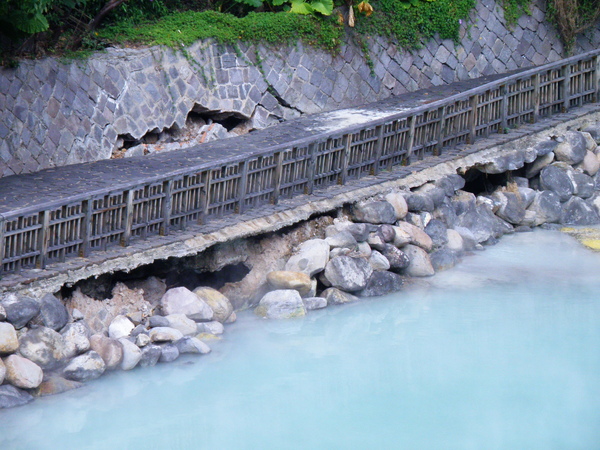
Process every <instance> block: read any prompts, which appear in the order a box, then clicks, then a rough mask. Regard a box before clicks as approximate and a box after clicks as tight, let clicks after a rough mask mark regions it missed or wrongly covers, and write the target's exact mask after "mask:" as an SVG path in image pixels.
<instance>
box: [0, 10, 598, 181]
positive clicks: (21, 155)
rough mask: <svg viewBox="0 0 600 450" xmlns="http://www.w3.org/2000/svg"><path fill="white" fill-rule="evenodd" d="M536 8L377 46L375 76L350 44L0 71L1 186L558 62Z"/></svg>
mask: <svg viewBox="0 0 600 450" xmlns="http://www.w3.org/2000/svg"><path fill="white" fill-rule="evenodd" d="M541 3H542V2H540V5H539V6H534V7H533V8H532V14H531V15H530V16H523V17H521V18H520V19H519V23H518V24H517V25H516V26H515V27H514V29H512V30H509V29H508V28H507V27H506V26H505V25H504V21H503V12H502V8H501V6H500V4H499V3H496V2H494V1H493V0H482V1H480V2H479V3H478V5H477V8H476V10H475V11H474V12H473V17H472V20H471V21H470V23H465V24H463V28H462V33H461V34H462V36H463V38H462V40H461V42H460V44H459V45H456V46H455V45H454V43H453V42H451V41H440V40H432V41H430V42H428V43H427V44H426V45H425V46H424V47H423V48H422V49H420V50H419V51H416V52H414V53H410V52H407V51H404V50H402V49H399V48H397V47H396V46H395V45H394V44H390V43H389V42H387V41H385V40H384V39H374V40H373V41H372V42H371V43H370V52H371V59H372V61H373V72H371V70H370V69H369V66H368V65H367V62H366V60H365V57H364V54H363V53H362V51H361V50H360V49H359V48H358V47H357V46H356V45H355V44H353V43H352V41H351V39H350V38H348V39H347V41H346V43H345V44H344V45H343V46H342V48H341V51H340V53H339V54H338V55H336V56H332V55H330V54H328V53H326V52H323V51H319V50H315V49H312V48H309V47H305V46H303V45H302V44H300V43H299V44H298V45H297V46H295V47H291V48H280V49H268V48H266V47H263V46H252V45H246V44H243V43H241V44H240V45H239V46H238V48H232V47H225V46H221V45H217V44H215V43H212V42H198V43H196V44H194V45H192V46H191V47H189V48H188V49H187V52H186V55H184V54H183V53H182V52H175V51H173V50H170V49H164V48H157V47H154V48H148V49H109V50H107V51H106V52H103V53H98V54H96V55H94V56H93V57H91V58H90V59H88V60H85V61H79V60H74V61H70V62H65V61H61V60H58V59H55V58H47V59H43V60H39V61H24V62H22V63H21V64H20V65H19V67H18V68H16V69H2V70H0V110H1V111H2V114H1V116H0V176H8V175H13V174H20V173H29V172H35V171H38V170H41V169H45V168H49V167H57V166H63V165H67V164H74V163H80V162H87V161H95V160H100V159H107V158H110V157H111V155H112V153H113V151H114V150H116V149H117V148H119V147H120V146H122V145H123V139H126V140H141V139H142V138H143V137H144V136H145V135H146V134H147V133H149V132H153V133H160V132H163V131H165V130H173V129H182V128H184V127H185V126H186V118H187V117H188V114H189V113H190V112H192V111H194V112H197V113H205V114H217V117H221V118H223V117H227V116H234V117H237V118H239V119H245V120H248V121H249V122H248V123H247V124H245V128H246V129H253V128H263V127H265V126H268V125H269V124H272V123H274V122H277V121H279V120H283V119H288V118H291V117H296V116H298V115H299V114H301V113H315V112H318V111H325V110H333V109H337V108H343V107H349V106H356V105H359V104H364V103H369V102H372V101H376V100H380V99H383V98H386V97H389V96H390V95H393V94H400V93H404V92H407V91H413V90H416V89H419V88H426V87H430V86H432V85H441V84H444V83H450V82H453V81H457V80H465V79H469V78H476V77H479V76H481V75H487V74H491V73H495V72H506V71H510V70H514V69H518V68H521V67H527V66H531V65H539V64H543V63H545V62H552V61H556V60H558V59H560V58H561V57H563V56H564V54H563V46H562V44H561V43H560V40H559V38H558V36H557V33H556V32H555V30H554V29H553V28H552V27H551V26H550V25H549V24H548V23H547V22H545V21H544V11H543V9H542V8H543V7H542V6H541ZM598 43H600V31H598V30H595V31H594V32H593V33H591V34H590V35H589V36H582V37H580V38H579V40H578V42H577V48H576V51H577V52H580V51H586V50H590V49H592V48H596V47H597V44H598ZM259 60H260V64H259ZM261 69H262V70H261Z"/></svg>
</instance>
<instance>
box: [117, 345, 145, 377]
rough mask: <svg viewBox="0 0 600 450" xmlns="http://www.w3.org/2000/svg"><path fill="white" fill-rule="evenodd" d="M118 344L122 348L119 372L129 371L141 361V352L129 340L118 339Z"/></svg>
mask: <svg viewBox="0 0 600 450" xmlns="http://www.w3.org/2000/svg"><path fill="white" fill-rule="evenodd" d="M119 342H120V343H121V345H122V346H123V361H121V370H131V369H133V368H134V367H135V366H137V364H138V363H139V362H140V359H142V351H141V350H140V348H139V347H138V346H137V345H135V344H134V343H133V342H131V341H130V340H129V339H126V338H120V339H119Z"/></svg>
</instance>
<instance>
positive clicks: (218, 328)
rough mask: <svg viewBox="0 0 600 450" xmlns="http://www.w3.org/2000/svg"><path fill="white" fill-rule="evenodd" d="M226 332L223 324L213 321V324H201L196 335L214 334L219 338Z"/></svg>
mask: <svg viewBox="0 0 600 450" xmlns="http://www.w3.org/2000/svg"><path fill="white" fill-rule="evenodd" d="M224 332H225V327H223V324H222V323H221V322H218V321H216V320H213V321H212V322H201V323H199V324H198V326H197V327H196V334H202V333H207V334H213V335H215V336H218V335H219V334H223V333H224Z"/></svg>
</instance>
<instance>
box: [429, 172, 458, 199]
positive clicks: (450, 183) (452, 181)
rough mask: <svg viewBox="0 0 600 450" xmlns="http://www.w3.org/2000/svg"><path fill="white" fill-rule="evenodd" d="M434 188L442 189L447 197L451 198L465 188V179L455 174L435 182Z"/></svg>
mask: <svg viewBox="0 0 600 450" xmlns="http://www.w3.org/2000/svg"><path fill="white" fill-rule="evenodd" d="M435 186H436V187H439V188H440V189H443V190H444V193H445V194H446V196H447V197H452V196H453V195H454V193H455V192H456V191H458V190H459V189H462V188H464V187H465V179H464V178H463V177H461V176H460V175H457V174H453V175H448V176H445V177H444V178H440V179H439V180H437V181H436V182H435Z"/></svg>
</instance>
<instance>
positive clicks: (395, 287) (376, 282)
mask: <svg viewBox="0 0 600 450" xmlns="http://www.w3.org/2000/svg"><path fill="white" fill-rule="evenodd" d="M403 284H404V280H403V279H402V277H401V276H400V275H398V274H396V273H394V272H384V271H377V272H373V274H372V275H371V277H370V278H369V281H367V285H366V286H365V288H364V289H363V290H362V291H360V292H359V293H358V295H360V296H361V297H378V296H380V295H386V294H390V293H392V292H398V291H399V290H400V289H402V286H403Z"/></svg>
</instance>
